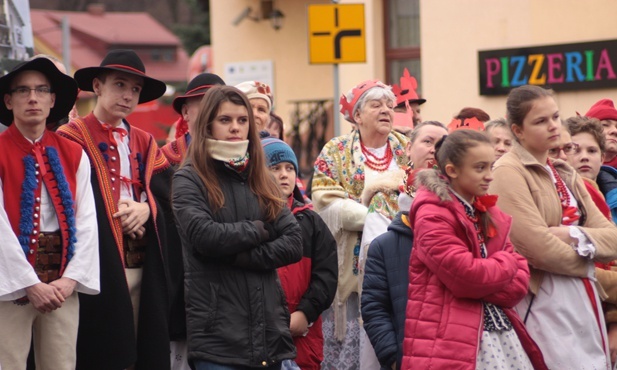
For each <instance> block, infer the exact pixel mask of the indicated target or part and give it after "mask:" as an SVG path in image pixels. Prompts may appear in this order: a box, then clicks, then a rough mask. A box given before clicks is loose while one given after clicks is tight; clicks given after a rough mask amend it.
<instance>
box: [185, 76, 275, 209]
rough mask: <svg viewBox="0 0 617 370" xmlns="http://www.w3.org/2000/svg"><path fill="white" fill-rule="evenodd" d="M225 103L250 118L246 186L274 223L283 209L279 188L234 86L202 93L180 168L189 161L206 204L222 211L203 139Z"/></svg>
mask: <svg viewBox="0 0 617 370" xmlns="http://www.w3.org/2000/svg"><path fill="white" fill-rule="evenodd" d="M224 102H230V103H232V104H235V105H241V106H243V107H245V108H246V111H247V113H248V117H249V134H248V140H249V145H248V150H247V151H248V154H249V165H248V169H247V171H248V183H249V187H250V189H251V191H252V192H253V193H254V194H255V195H256V196H257V199H258V201H259V206H260V208H261V210H262V212H263V213H264V216H265V218H266V220H267V221H273V220H274V219H275V218H276V217H277V216H278V215H279V214H280V212H281V210H282V209H283V206H284V205H283V201H282V199H281V197H280V194H279V193H278V185H277V184H276V183H275V181H274V178H273V177H272V175H271V174H270V171H268V169H267V168H266V160H265V156H264V152H263V149H262V147H261V143H260V141H259V133H258V131H257V126H256V125H255V119H254V117H253V110H252V108H251V104H250V103H249V101H248V99H247V98H246V96H245V95H244V94H243V93H242V92H241V91H240V90H238V89H236V88H235V87H233V86H214V87H212V88H210V89H209V90H208V91H207V92H206V93H205V94H204V96H203V98H202V100H201V103H199V114H198V115H197V119H196V121H195V125H194V132H192V133H191V145H189V150H188V153H187V156H186V159H185V160H184V163H183V166H184V165H186V164H187V163H189V162H190V163H191V164H192V166H193V168H195V171H196V172H197V174H198V175H199V177H200V178H201V181H202V182H203V184H204V186H205V187H206V191H207V192H208V202H209V204H210V207H211V208H212V210H213V212H217V211H218V210H220V209H221V208H223V205H224V204H225V196H224V195H223V192H222V190H221V186H220V183H219V180H218V176H217V174H216V169H215V159H214V158H212V156H211V155H210V150H209V147H208V141H207V140H206V139H212V135H211V125H212V122H214V119H215V118H216V117H217V115H218V113H219V109H220V106H221V104H222V103H224Z"/></svg>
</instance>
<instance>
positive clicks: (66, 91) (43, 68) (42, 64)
mask: <svg viewBox="0 0 617 370" xmlns="http://www.w3.org/2000/svg"><path fill="white" fill-rule="evenodd" d="M24 71H38V72H41V73H42V74H44V75H45V77H47V79H48V80H49V84H50V85H51V86H50V87H51V91H52V93H55V94H56V101H55V103H54V106H53V108H51V110H50V111H49V116H47V122H56V121H58V120H59V119H61V118H63V117H66V116H67V115H68V114H69V112H70V111H71V109H73V105H75V99H76V98H77V82H75V80H74V79H73V78H72V77H71V76H68V75H66V74H64V73H62V72H60V71H59V70H58V68H57V67H56V65H55V64H54V63H53V62H52V61H51V60H49V59H47V58H36V59H33V60H31V61H29V62H24V63H21V64H19V65H17V66H16V67H15V68H13V70H12V71H11V72H9V73H8V74H6V75H4V76H3V77H1V78H0V95H2V96H4V94H10V92H11V83H12V82H13V79H14V78H15V77H16V76H17V75H18V74H19V73H21V72H24ZM0 122H2V123H3V124H4V125H6V126H8V125H10V124H12V123H13V111H11V110H9V109H8V108H7V107H6V104H0Z"/></svg>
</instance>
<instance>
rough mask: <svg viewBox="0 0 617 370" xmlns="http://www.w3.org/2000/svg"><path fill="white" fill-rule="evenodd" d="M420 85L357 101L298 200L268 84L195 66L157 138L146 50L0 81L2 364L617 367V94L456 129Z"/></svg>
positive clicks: (154, 86)
mask: <svg viewBox="0 0 617 370" xmlns="http://www.w3.org/2000/svg"><path fill="white" fill-rule="evenodd" d="M78 89H81V90H83V91H90V92H92V93H93V94H94V95H95V96H96V102H95V104H94V108H93V110H92V112H90V113H89V114H87V115H85V116H83V117H79V116H78V115H77V114H76V113H75V100H76V97H77V92H78ZM416 90H417V83H416V80H415V79H414V78H413V77H412V76H411V75H410V74H409V73H408V72H407V71H405V72H404V74H403V76H402V77H401V79H400V82H399V84H394V85H393V86H388V85H386V84H384V83H382V82H380V81H378V80H367V81H363V82H361V83H359V84H358V85H357V86H355V87H354V88H352V89H351V90H350V91H349V92H348V93H347V94H345V95H343V96H342V97H341V99H340V112H341V114H342V115H343V117H344V118H345V119H346V120H347V121H349V122H350V124H351V126H352V130H351V131H350V132H349V133H347V134H344V135H342V136H339V137H335V138H333V139H331V140H330V141H329V142H328V143H327V144H326V145H325V146H324V148H323V149H322V150H321V153H320V154H319V156H318V157H317V159H316V160H315V165H314V173H313V174H312V176H311V180H310V181H311V183H310V184H309V185H310V191H305V188H304V186H303V181H302V179H301V178H300V177H301V169H300V167H299V165H298V160H297V158H296V155H295V154H294V152H293V150H292V149H291V148H290V147H289V145H287V144H286V143H285V141H284V139H285V132H284V127H285V126H284V123H283V120H282V119H281V118H280V117H279V116H277V115H276V114H274V113H273V111H272V110H273V109H272V108H273V101H274V99H273V96H272V92H271V89H270V87H269V86H268V85H266V84H264V83H261V82H258V81H246V82H243V83H241V84H239V85H237V86H235V87H234V86H227V85H226V84H225V82H224V81H223V79H221V78H220V77H219V76H217V75H215V74H211V73H202V74H200V75H197V76H195V77H194V78H192V79H191V81H189V83H188V86H187V89H186V92H185V93H184V94H182V95H179V96H177V97H176V98H175V99H174V101H173V108H174V110H175V111H176V112H177V113H178V120H177V122H176V123H175V124H174V130H175V135H174V140H172V141H171V142H169V143H167V144H166V145H165V146H163V147H159V146H158V145H157V143H156V142H155V140H154V138H153V137H152V135H150V134H149V133H147V132H145V131H143V130H141V129H139V128H137V127H135V126H132V125H131V124H130V122H128V121H127V119H126V117H127V116H128V115H129V114H130V113H131V112H133V111H134V109H135V108H136V106H137V105H138V104H140V103H145V102H148V101H152V100H155V99H158V98H159V97H161V96H162V95H163V94H164V92H165V84H164V83H163V82H161V81H159V80H157V79H155V78H152V77H150V76H148V75H147V74H146V70H145V67H144V64H143V63H142V61H141V59H140V58H139V56H138V55H137V54H136V53H135V52H134V51H132V50H113V51H110V52H109V53H108V54H107V55H106V56H105V58H104V59H103V60H102V62H101V63H100V65H99V66H92V67H87V68H82V69H80V70H78V71H76V73H75V75H74V78H72V77H70V76H68V75H66V73H64V71H63V70H62V68H61V64H59V63H58V61H57V60H54V59H53V58H51V57H48V56H36V57H34V58H33V59H31V60H29V61H27V62H24V63H22V64H20V65H18V66H17V67H15V69H14V70H13V71H11V72H10V73H8V74H7V75H5V76H3V77H0V94H2V96H3V104H0V122H2V123H4V124H6V125H7V126H8V128H7V129H6V131H5V132H3V133H1V134H0V151H3V153H4V155H3V156H0V185H1V186H0V205H2V207H0V230H1V232H2V235H3V240H2V242H0V338H1V339H2V344H0V368H2V369H5V370H23V369H39V370H40V369H53V370H63V369H67V370H68V369H84V370H92V369H94V370H96V369H101V370H122V369H137V370H139V369H148V370H150V369H157V370H158V369H161V370H188V369H189V368H191V369H197V370H247V369H252V368H260V369H268V370H279V369H284V370H297V369H302V370H304V369H309V370H317V369H324V370H376V369H382V370H386V369H396V370H399V369H403V370H410V369H576V370H580V369H603V370H610V369H612V368H613V366H614V364H615V363H616V362H617V270H613V268H614V267H613V265H614V261H615V260H617V244H616V243H615V240H617V227H615V220H617V109H615V107H614V104H613V101H612V100H610V99H602V100H600V101H598V102H597V103H596V104H594V105H593V106H592V107H590V108H589V110H588V112H587V113H586V114H585V115H579V114H572V115H571V117H569V118H563V119H562V116H561V114H560V110H559V108H558V104H557V100H556V97H555V95H554V94H553V92H552V91H551V90H549V89H545V88H542V87H539V86H530V85H525V86H520V87H516V88H514V89H512V91H511V92H510V94H509V95H508V98H507V103H506V107H505V112H506V115H505V116H506V117H507V118H498V119H494V120H491V118H490V117H489V115H488V114H487V113H486V112H484V111H483V110H482V109H479V108H470V107H466V108H463V109H462V110H461V111H460V112H459V113H458V114H457V115H456V116H454V117H453V119H452V121H451V122H450V123H449V124H447V125H446V124H443V123H441V122H438V121H431V120H423V119H422V116H421V105H422V104H424V103H426V100H425V99H422V98H420V97H419V96H418V94H417V92H416ZM568 116H570V115H568ZM13 156H15V157H13Z"/></svg>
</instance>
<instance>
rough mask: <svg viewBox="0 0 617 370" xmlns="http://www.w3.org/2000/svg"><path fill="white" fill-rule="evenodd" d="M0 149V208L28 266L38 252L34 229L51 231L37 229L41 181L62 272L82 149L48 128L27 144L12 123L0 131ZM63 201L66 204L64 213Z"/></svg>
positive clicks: (72, 230)
mask: <svg viewBox="0 0 617 370" xmlns="http://www.w3.org/2000/svg"><path fill="white" fill-rule="evenodd" d="M0 151H2V155H0V179H1V180H2V188H3V189H2V190H3V193H4V207H5V209H6V213H7V215H8V218H9V222H10V223H11V227H12V229H13V232H14V233H15V235H17V237H18V239H19V241H20V244H21V246H22V248H23V249H24V252H25V253H26V256H27V259H28V262H30V264H31V265H32V266H34V263H35V261H36V254H37V250H36V248H33V246H34V245H36V243H37V242H38V234H39V232H41V231H55V230H41V229H40V227H41V225H40V218H39V217H40V206H41V203H40V202H41V190H42V186H41V185H42V184H43V183H44V184H45V187H46V188H47V191H48V192H49V195H50V197H51V201H52V204H53V207H54V209H55V211H56V215H57V217H58V224H59V226H60V235H61V237H62V246H63V249H62V263H61V265H60V275H62V273H63V272H64V269H65V268H66V265H67V263H68V261H69V259H70V257H71V255H72V252H71V251H70V250H69V247H70V246H71V245H72V244H73V243H74V241H75V236H74V234H75V204H74V202H75V194H76V183H77V179H76V176H77V169H78V168H79V163H80V161H81V154H82V150H81V148H80V147H79V145H77V144H75V143H73V142H71V141H69V140H67V139H65V138H62V137H60V136H59V135H57V134H56V133H54V132H51V131H45V133H44V134H43V137H42V138H41V140H40V141H39V142H38V143H37V144H36V145H35V144H32V143H31V142H30V141H29V140H27V139H26V138H25V137H24V136H23V135H22V134H21V132H19V130H18V129H17V127H16V126H15V125H14V124H13V125H11V126H10V127H9V128H8V129H7V130H6V131H5V132H3V133H2V134H0ZM58 160H59V163H58ZM58 172H60V173H58ZM67 202H68V203H67ZM67 204H71V206H70V208H71V209H70V210H68V211H67V210H66V205H67ZM71 239H72V241H71Z"/></svg>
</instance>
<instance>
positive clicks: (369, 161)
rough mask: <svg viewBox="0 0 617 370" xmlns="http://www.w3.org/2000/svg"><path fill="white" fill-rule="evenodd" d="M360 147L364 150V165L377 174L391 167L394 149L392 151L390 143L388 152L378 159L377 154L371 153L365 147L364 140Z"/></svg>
mask: <svg viewBox="0 0 617 370" xmlns="http://www.w3.org/2000/svg"><path fill="white" fill-rule="evenodd" d="M360 147H361V148H362V154H364V164H365V165H366V166H368V167H369V168H370V169H373V170H375V171H377V172H383V171H385V170H387V169H388V167H390V163H391V162H392V157H393V156H394V155H393V154H392V149H390V142H388V144H387V146H386V152H385V153H384V156H383V157H378V156H376V155H375V154H373V153H371V152H370V151H369V150H368V149H367V148H366V147H365V146H364V144H362V140H360Z"/></svg>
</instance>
